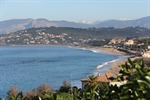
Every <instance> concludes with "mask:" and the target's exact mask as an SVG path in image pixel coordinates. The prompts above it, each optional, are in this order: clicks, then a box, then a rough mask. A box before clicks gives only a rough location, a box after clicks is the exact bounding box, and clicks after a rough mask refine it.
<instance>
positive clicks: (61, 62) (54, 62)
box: [0, 46, 126, 97]
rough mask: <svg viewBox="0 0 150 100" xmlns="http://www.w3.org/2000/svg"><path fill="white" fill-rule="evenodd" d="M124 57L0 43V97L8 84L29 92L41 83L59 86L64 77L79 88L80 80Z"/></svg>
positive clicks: (76, 50) (55, 47) (102, 70)
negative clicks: (2, 44)
mask: <svg viewBox="0 0 150 100" xmlns="http://www.w3.org/2000/svg"><path fill="white" fill-rule="evenodd" d="M124 58H126V56H118V55H112V54H106V53H104V52H103V51H91V50H86V49H78V48H72V47H64V46H1V47H0V97H6V95H7V92H8V90H9V89H10V87H11V86H16V87H18V90H23V91H32V89H34V88H36V87H38V86H39V85H40V84H42V83H47V84H49V85H51V86H52V87H53V88H54V90H57V89H59V87H60V86H61V85H62V83H63V81H64V80H67V81H68V82H70V83H72V85H73V86H78V87H81V82H80V80H81V79H82V78H86V77H88V76H89V75H92V74H98V73H101V74H103V73H105V72H106V70H107V69H108V68H109V67H110V64H111V63H112V62H115V61H117V60H121V59H124Z"/></svg>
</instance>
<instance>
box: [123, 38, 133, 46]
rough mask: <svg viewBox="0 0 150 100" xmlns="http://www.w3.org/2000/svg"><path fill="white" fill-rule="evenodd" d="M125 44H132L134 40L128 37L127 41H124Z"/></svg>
mask: <svg viewBox="0 0 150 100" xmlns="http://www.w3.org/2000/svg"><path fill="white" fill-rule="evenodd" d="M124 44H125V45H133V44H134V40H132V39H130V40H128V41H127V42H125V43H124Z"/></svg>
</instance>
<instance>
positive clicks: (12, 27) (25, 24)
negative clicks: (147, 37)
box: [0, 16, 150, 34]
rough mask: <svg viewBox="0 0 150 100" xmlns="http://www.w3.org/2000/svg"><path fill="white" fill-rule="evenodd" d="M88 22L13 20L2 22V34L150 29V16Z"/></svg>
mask: <svg viewBox="0 0 150 100" xmlns="http://www.w3.org/2000/svg"><path fill="white" fill-rule="evenodd" d="M86 22H88V20H84V21H81V22H70V21H65V20H61V21H49V20H47V19H43V18H40V19H31V18H28V19H11V20H6V21H0V26H1V27H0V34H4V33H8V32H15V31H18V30H24V29H29V28H32V27H35V28H37V27H51V26H55V27H74V28H90V27H96V28H101V27H114V28H125V27H136V26H139V27H145V28H150V16H148V17H143V18H139V19H135V20H125V21H124V20H107V21H99V22H96V23H95V24H94V23H93V24H92V23H89V22H88V23H86Z"/></svg>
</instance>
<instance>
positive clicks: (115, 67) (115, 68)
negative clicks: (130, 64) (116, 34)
mask: <svg viewBox="0 0 150 100" xmlns="http://www.w3.org/2000/svg"><path fill="white" fill-rule="evenodd" d="M77 48H79V49H86V50H91V51H93V52H102V53H107V54H113V55H118V56H121V58H118V59H115V60H113V61H109V65H106V66H109V68H108V69H107V71H106V72H105V73H112V74H115V75H117V74H118V73H119V71H120V68H119V66H120V65H123V64H125V62H127V60H128V58H130V57H132V58H131V60H134V59H135V58H136V57H135V56H133V55H129V54H128V53H125V52H121V51H119V50H117V49H114V48H103V47H77ZM125 56H126V57H125ZM99 66H102V67H103V66H105V65H99Z"/></svg>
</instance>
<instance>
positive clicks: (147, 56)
mask: <svg viewBox="0 0 150 100" xmlns="http://www.w3.org/2000/svg"><path fill="white" fill-rule="evenodd" d="M142 56H143V57H144V58H150V51H146V52H144V54H143V55H142Z"/></svg>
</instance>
